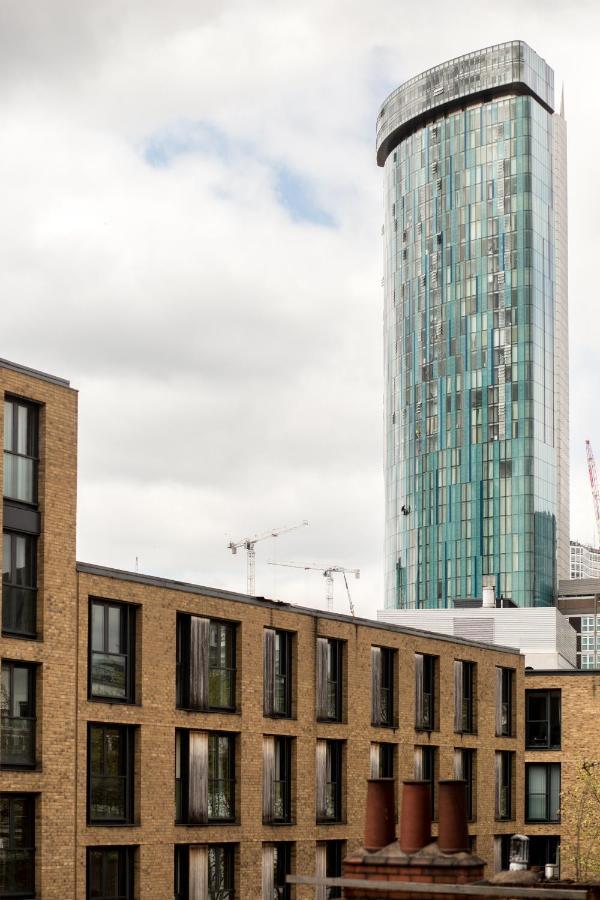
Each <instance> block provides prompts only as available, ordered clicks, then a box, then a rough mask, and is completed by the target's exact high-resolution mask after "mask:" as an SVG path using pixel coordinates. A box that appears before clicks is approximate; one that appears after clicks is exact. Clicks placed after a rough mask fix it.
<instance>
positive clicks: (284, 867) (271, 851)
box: [262, 842, 292, 900]
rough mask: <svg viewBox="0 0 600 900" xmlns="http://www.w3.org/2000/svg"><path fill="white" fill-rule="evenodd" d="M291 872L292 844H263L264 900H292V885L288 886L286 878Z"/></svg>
mask: <svg viewBox="0 0 600 900" xmlns="http://www.w3.org/2000/svg"><path fill="white" fill-rule="evenodd" d="M291 871H292V845H291V844H289V843H283V842H282V843H277V844H263V854H262V900H275V898H276V900H290V898H291V896H292V893H291V885H289V884H286V876H287V875H290V874H291Z"/></svg>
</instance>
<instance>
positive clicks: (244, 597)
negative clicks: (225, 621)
mask: <svg viewBox="0 0 600 900" xmlns="http://www.w3.org/2000/svg"><path fill="white" fill-rule="evenodd" d="M76 568H77V571H78V572H81V573H82V574H85V575H97V576H99V577H101V578H114V579H115V580H117V581H131V582H134V583H136V584H145V585H149V586H150V587H157V588H163V589H166V590H171V591H181V592H185V593H187V594H200V595H202V596H204V597H214V598H216V599H218V600H230V601H233V602H235V603H247V604H250V605H251V606H262V607H266V608H267V609H279V610H283V611H289V612H293V613H297V614H298V615H302V616H312V617H313V618H319V619H332V620H334V621H339V622H348V623H349V624H351V625H363V626H365V627H366V628H377V629H379V630H380V631H391V632H395V633H397V634H408V635H413V636H415V635H416V636H418V637H421V638H426V639H427V640H434V641H444V642H445V643H450V644H464V645H465V646H467V647H481V648H482V649H483V650H498V651H499V652H500V653H511V654H512V655H513V656H521V655H522V654H521V653H520V651H519V650H518V649H516V648H515V647H505V646H502V645H500V644H487V643H484V642H483V641H470V640H467V639H465V638H460V637H454V636H453V635H445V634H437V633H435V632H433V631H422V630H421V629H420V628H408V627H407V626H405V625H392V624H391V623H389V622H379V621H378V620H377V619H362V618H360V617H358V616H351V615H346V614H344V613H334V612H330V611H329V610H326V609H314V608H312V607H308V606H297V605H296V604H294V603H286V602H285V601H284V600H271V599H269V598H268V597H252V596H251V595H250V594H241V593H237V592H236V591H227V590H223V589H221V588H211V587H206V586H204V585H201V584H193V583H191V582H187V581H176V580H175V579H172V578H162V577H159V576H157V575H143V574H141V573H139V572H129V571H127V570H125V569H113V568H110V567H108V566H99V565H96V564H94V563H85V562H77V563H76Z"/></svg>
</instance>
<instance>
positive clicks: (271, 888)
mask: <svg viewBox="0 0 600 900" xmlns="http://www.w3.org/2000/svg"><path fill="white" fill-rule="evenodd" d="M274 895H275V847H274V846H273V844H263V848H262V900H273V897H274Z"/></svg>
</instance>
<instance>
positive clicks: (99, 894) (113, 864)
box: [86, 846, 135, 900]
mask: <svg viewBox="0 0 600 900" xmlns="http://www.w3.org/2000/svg"><path fill="white" fill-rule="evenodd" d="M134 854H135V847H129V846H127V847H88V851H87V895H86V896H87V898H88V900H96V898H99V900H133V898H134V889H133V878H134V875H133V872H134V866H133V860H134Z"/></svg>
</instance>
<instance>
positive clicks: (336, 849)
mask: <svg viewBox="0 0 600 900" xmlns="http://www.w3.org/2000/svg"><path fill="white" fill-rule="evenodd" d="M323 843H324V844H325V877H326V878H341V877H342V860H343V858H344V856H345V844H346V842H345V841H339V840H335V841H324V842H323ZM325 896H326V898H327V900H338V898H339V897H341V896H342V889H341V887H328V888H326V891H325Z"/></svg>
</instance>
